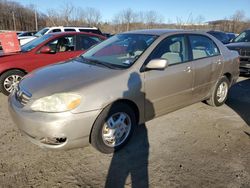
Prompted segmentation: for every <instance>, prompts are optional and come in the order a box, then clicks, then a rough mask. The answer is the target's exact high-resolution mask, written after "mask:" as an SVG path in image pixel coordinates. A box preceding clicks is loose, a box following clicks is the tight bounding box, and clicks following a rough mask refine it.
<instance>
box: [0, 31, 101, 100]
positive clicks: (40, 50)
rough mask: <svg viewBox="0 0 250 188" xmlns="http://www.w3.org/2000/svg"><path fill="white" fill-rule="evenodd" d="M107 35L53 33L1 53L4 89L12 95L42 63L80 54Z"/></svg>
mask: <svg viewBox="0 0 250 188" xmlns="http://www.w3.org/2000/svg"><path fill="white" fill-rule="evenodd" d="M104 39H105V37H103V36H101V35H96V34H92V33H85V32H64V33H50V34H47V35H44V36H42V37H40V38H37V39H35V40H33V41H31V42H29V43H27V44H26V45H23V46H22V47H21V52H19V53H15V54H11V55H10V54H5V55H3V56H1V57H0V91H1V92H2V93H3V94H5V95H9V93H10V92H12V91H13V90H14V89H15V87H16V85H17V84H18V82H19V81H20V80H21V79H22V77H23V76H24V75H25V74H27V73H28V72H30V71H33V70H34V69H37V68H40V67H42V66H45V65H48V64H52V63H56V62H60V61H65V60H67V59H70V58H73V57H76V56H78V55H80V54H81V53H83V52H84V51H86V50H87V49H89V48H90V47H92V46H93V45H95V44H97V43H99V42H101V41H103V40H104Z"/></svg>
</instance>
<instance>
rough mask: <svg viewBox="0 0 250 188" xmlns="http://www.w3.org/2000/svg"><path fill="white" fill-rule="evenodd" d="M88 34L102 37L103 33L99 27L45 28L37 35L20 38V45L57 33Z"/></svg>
mask: <svg viewBox="0 0 250 188" xmlns="http://www.w3.org/2000/svg"><path fill="white" fill-rule="evenodd" d="M73 31H75V32H88V33H94V34H98V35H102V32H101V31H100V29H98V28H97V27H64V26H58V27H45V28H43V29H41V30H40V31H38V32H37V33H36V34H35V35H33V36H29V37H25V38H18V39H19V41H20V45H21V46H22V45H24V44H26V43H28V42H30V41H32V40H34V39H35V38H37V37H41V36H43V35H46V34H48V33H57V32H73Z"/></svg>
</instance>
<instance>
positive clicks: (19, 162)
mask: <svg viewBox="0 0 250 188" xmlns="http://www.w3.org/2000/svg"><path fill="white" fill-rule="evenodd" d="M7 108H8V106H7V98H6V97H5V96H3V95H2V94H0V128H1V129H0V155H1V156H0V187H105V186H106V187H131V186H132V187H147V186H149V187H161V188H162V187H192V188H193V187H198V188H201V187H228V188H237V187H239V188H240V187H241V188H249V187H250V80H249V79H243V78H241V79H240V80H239V82H238V83H237V84H236V85H235V86H234V87H233V88H232V89H231V90H230V93H229V99H228V101H227V104H226V105H224V106H222V107H219V108H213V107H210V106H207V105H206V104H204V103H197V104H194V105H192V106H189V107H186V108H183V109H181V110H178V111H176V112H173V113H170V114H168V115H165V116H162V117H160V118H157V119H154V120H152V121H150V122H147V123H146V125H141V126H139V127H138V128H137V129H136V134H135V135H136V136H133V138H132V139H131V141H130V142H129V144H128V145H127V146H126V147H125V148H124V149H123V150H121V151H120V152H117V153H116V154H114V155H111V154H110V155H105V154H101V153H99V152H97V151H96V150H95V149H94V148H92V147H91V146H88V147H85V148H81V149H75V150H70V151H47V150H42V149H40V148H38V147H37V146H35V145H33V144H32V143H30V142H29V141H28V140H27V139H26V138H25V137H24V136H22V135H21V134H20V132H19V130H18V129H17V127H16V126H15V125H14V124H13V123H12V121H11V119H10V117H9V114H8V111H7Z"/></svg>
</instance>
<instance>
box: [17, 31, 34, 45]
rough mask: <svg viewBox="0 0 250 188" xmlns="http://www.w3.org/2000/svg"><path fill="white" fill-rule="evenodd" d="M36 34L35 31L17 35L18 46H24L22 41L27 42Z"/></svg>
mask: <svg viewBox="0 0 250 188" xmlns="http://www.w3.org/2000/svg"><path fill="white" fill-rule="evenodd" d="M36 33H37V31H26V32H22V33H20V34H18V35H17V36H18V40H19V43H20V45H23V44H24V41H29V40H30V39H31V38H33V36H34V35H35V34H36Z"/></svg>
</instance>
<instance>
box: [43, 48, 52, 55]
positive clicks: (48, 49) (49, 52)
mask: <svg viewBox="0 0 250 188" xmlns="http://www.w3.org/2000/svg"><path fill="white" fill-rule="evenodd" d="M40 53H42V54H52V50H51V48H50V47H49V46H44V47H42V48H41V50H40Z"/></svg>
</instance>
